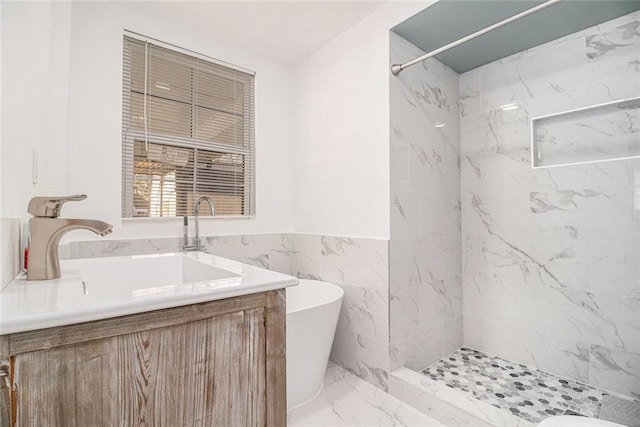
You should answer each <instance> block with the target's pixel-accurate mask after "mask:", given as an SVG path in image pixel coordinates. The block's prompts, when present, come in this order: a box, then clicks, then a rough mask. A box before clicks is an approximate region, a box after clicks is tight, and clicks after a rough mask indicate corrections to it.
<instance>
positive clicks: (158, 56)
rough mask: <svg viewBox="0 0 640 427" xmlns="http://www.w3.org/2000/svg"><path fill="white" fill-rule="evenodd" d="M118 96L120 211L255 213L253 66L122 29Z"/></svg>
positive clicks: (137, 214) (162, 214)
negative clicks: (249, 69)
mask: <svg viewBox="0 0 640 427" xmlns="http://www.w3.org/2000/svg"><path fill="white" fill-rule="evenodd" d="M122 98H123V118H122V122H123V135H122V147H123V150H122V170H123V179H122V182H123V192H122V194H123V200H122V216H123V217H125V218H128V217H172V216H183V215H190V214H192V213H193V205H194V203H195V202H196V201H197V200H198V198H199V197H201V196H209V197H210V198H211V199H212V200H213V202H214V206H215V209H216V216H220V215H222V216H251V215H254V214H255V173H254V171H255V158H254V110H255V106H254V76H253V75H252V74H249V73H245V72H242V71H238V70H235V69H233V68H229V67H225V66H223V65H219V64H217V63H214V62H212V61H206V60H203V59H202V58H199V57H197V56H193V55H189V54H188V53H183V52H178V51H177V50H173V49H170V48H167V47H164V46H160V45H158V44H156V43H155V42H153V41H152V42H149V41H143V40H139V39H137V38H133V37H129V36H125V37H124V66H123V97H122ZM202 208H203V209H206V210H203V213H204V214H208V212H207V211H208V205H207V204H206V203H205V204H203V205H202Z"/></svg>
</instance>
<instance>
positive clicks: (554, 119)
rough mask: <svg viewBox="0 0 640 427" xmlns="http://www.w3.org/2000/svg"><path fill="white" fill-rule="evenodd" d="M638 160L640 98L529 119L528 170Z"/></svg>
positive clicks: (639, 156) (639, 145)
mask: <svg viewBox="0 0 640 427" xmlns="http://www.w3.org/2000/svg"><path fill="white" fill-rule="evenodd" d="M635 158H640V97H638V98H631V99H623V100H619V101H614V102H608V103H605V104H599V105H593V106H589V107H584V108H579V109H575V110H569V111H564V112H561V113H555V114H549V115H546V116H540V117H534V118H533V119H531V166H532V167H533V168H547V167H555V166H569V165H578V164H586V163H596V162H605V161H612V160H624V159H635Z"/></svg>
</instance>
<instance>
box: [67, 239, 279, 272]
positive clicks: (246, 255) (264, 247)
mask: <svg viewBox="0 0 640 427" xmlns="http://www.w3.org/2000/svg"><path fill="white" fill-rule="evenodd" d="M290 239H291V237H290V235H289V234H283V233H274V234H252V235H241V236H208V237H206V238H205V244H206V246H207V249H208V250H209V252H211V253H214V254H216V255H219V256H222V257H226V258H231V259H234V260H237V261H242V262H244V263H247V264H250V265H255V266H258V267H263V268H268V269H271V270H274V271H278V272H281V273H285V274H291V261H290V259H289V255H290V248H291V240H290ZM182 244H183V241H182V238H177V237H175V238H152V239H131V240H106V239H101V240H90V241H79V242H70V243H68V244H65V245H61V246H60V258H62V259H68V258H94V257H103V256H124V255H134V254H135V255H143V254H154V253H167V252H179V251H181V250H182Z"/></svg>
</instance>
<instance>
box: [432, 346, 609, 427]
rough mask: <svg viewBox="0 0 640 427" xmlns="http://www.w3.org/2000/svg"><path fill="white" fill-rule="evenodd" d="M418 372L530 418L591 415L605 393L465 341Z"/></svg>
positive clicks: (532, 420)
mask: <svg viewBox="0 0 640 427" xmlns="http://www.w3.org/2000/svg"><path fill="white" fill-rule="evenodd" d="M421 373H422V374H423V375H426V376H427V377H429V378H431V379H432V380H435V381H439V382H443V383H445V384H446V385H447V386H449V387H451V388H454V389H458V390H462V391H464V392H466V393H469V394H471V395H472V396H473V397H474V398H475V399H478V400H481V401H483V402H485V403H488V404H490V405H493V406H495V407H498V408H500V409H503V410H508V411H510V412H511V413H513V414H514V415H516V416H518V417H520V418H523V419H525V420H527V421H530V422H533V423H538V422H540V421H542V420H543V419H545V418H548V417H550V416H553V415H564V414H567V415H568V414H572V415H578V414H579V415H584V416H588V417H595V418H597V417H598V414H599V412H600V405H601V404H602V400H603V397H604V396H606V395H607V393H606V392H604V391H602V390H598V389H596V388H594V387H591V386H588V385H585V384H582V383H578V382H576V381H571V380H567V379H564V378H560V377H556V376H554V375H551V374H548V373H546V372H542V371H538V370H536V369H532V368H530V367H528V366H524V365H519V364H517V363H513V362H510V361H508V360H505V359H501V358H499V357H495V356H489V355H487V354H484V353H481V352H479V351H476V350H473V349H470V348H465V347H462V348H460V349H458V350H457V351H456V352H454V353H452V354H451V355H450V356H449V357H446V358H444V359H441V360H439V361H438V362H436V363H434V364H433V365H430V366H428V367H427V368H425V369H424V370H422V372H421Z"/></svg>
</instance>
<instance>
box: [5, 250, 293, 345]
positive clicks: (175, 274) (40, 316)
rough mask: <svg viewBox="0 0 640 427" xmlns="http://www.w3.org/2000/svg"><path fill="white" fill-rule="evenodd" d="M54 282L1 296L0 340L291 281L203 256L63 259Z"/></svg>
mask: <svg viewBox="0 0 640 427" xmlns="http://www.w3.org/2000/svg"><path fill="white" fill-rule="evenodd" d="M60 266H61V270H62V275H61V277H60V278H59V279H53V280H35V281H27V280H26V277H25V276H24V275H22V276H19V277H18V278H16V279H15V280H13V281H12V282H11V283H10V284H9V285H8V286H7V287H6V288H5V289H3V290H2V291H1V292H0V335H3V334H7V333H13V332H22V331H28V330H34V329H42V328H49V327H54V326H61V325H69V324H74V323H80V322H89V321H93V320H99V319H106V318H110V317H117V316H126V315H129V314H137V313H142V312H147V311H152V310H160V309H164V308H171V307H178V306H181V305H187V304H197V303H201V302H208V301H213V300H218V299H223V298H232V297H237V296H242V295H249V294H254V293H261V292H266V291H271V290H275V289H282V288H285V287H288V286H293V285H296V284H297V283H298V280H297V279H296V278H295V277H291V276H287V275H285V274H280V273H277V272H275V271H270V270H265V269H263V268H259V267H255V266H252V265H248V264H244V263H242V262H238V261H234V260H230V259H227V258H223V257H219V256H215V255H211V254H207V253H203V252H186V253H183V252H179V253H169V254H153V255H130V256H118V257H104V258H87V259H72V260H63V261H61V262H60Z"/></svg>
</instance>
